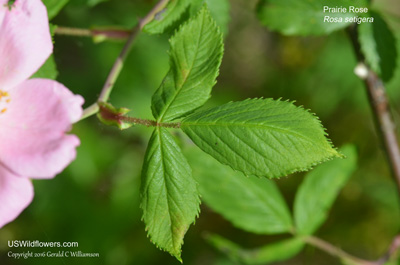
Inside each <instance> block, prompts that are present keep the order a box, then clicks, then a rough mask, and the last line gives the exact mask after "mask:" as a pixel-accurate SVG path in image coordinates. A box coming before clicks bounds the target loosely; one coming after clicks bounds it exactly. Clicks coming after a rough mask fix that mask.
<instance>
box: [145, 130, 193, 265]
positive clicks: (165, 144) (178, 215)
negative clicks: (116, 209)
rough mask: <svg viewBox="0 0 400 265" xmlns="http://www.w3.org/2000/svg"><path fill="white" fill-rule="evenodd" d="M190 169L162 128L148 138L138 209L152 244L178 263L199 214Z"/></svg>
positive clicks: (176, 146)
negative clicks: (184, 239)
mask: <svg viewBox="0 0 400 265" xmlns="http://www.w3.org/2000/svg"><path fill="white" fill-rule="evenodd" d="M199 204H200V199H199V196H198V191H197V187H196V182H195V181H194V179H193V178H192V170H191V168H190V166H189V164H188V163H187V161H186V158H185V157H184V156H183V154H182V152H181V150H180V148H179V146H178V145H177V143H176V142H175V140H174V138H173V137H172V136H171V134H170V133H169V132H168V131H167V130H166V129H165V128H159V127H158V128H157V129H155V130H154V132H153V135H152V136H151V139H150V142H149V145H148V147H147V152H146V155H145V160H144V164H143V170H142V185H141V208H142V209H143V220H144V222H145V224H146V230H147V231H148V234H149V236H150V239H151V241H152V242H153V243H154V244H156V245H157V246H158V247H159V248H161V249H163V250H166V251H168V252H169V253H170V254H171V255H173V256H175V257H176V258H177V259H178V260H181V258H180V255H181V246H182V244H183V237H184V235H185V233H186V231H187V230H188V229H189V226H190V224H191V223H193V222H194V220H195V218H196V215H198V213H199Z"/></svg>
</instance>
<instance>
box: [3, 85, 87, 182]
mask: <svg viewBox="0 0 400 265" xmlns="http://www.w3.org/2000/svg"><path fill="white" fill-rule="evenodd" d="M7 101H9V102H8V103H7ZM82 104H83V98H82V97H81V96H77V95H74V94H72V93H71V92H70V91H69V90H68V89H67V88H66V87H64V86H63V85H62V84H60V83H58V82H56V81H53V80H48V79H31V80H27V81H25V82H23V83H22V84H20V85H18V86H17V87H15V88H14V89H12V90H11V91H9V96H7V97H4V96H3V98H2V99H1V100H0V128H1V130H0V150H1V152H0V163H2V164H3V165H4V166H5V167H7V168H8V169H10V170H11V171H13V172H14V173H16V174H18V175H21V176H27V177H32V178H51V177H54V176H55V175H57V174H58V173H60V172H61V171H62V170H63V169H64V168H65V167H66V166H67V165H68V164H69V163H70V162H71V161H73V160H74V159H75V156H76V151H75V148H76V147H77V146H78V145H79V143H80V142H79V139H78V138H77V137H76V136H74V135H65V132H67V131H69V130H70V128H71V124H72V123H73V122H75V121H77V120H78V119H79V118H80V117H81V115H82V107H81V106H82Z"/></svg>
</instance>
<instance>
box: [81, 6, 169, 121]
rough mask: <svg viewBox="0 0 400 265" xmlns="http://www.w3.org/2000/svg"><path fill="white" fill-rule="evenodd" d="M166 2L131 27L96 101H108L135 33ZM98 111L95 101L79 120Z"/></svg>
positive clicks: (150, 19)
mask: <svg viewBox="0 0 400 265" xmlns="http://www.w3.org/2000/svg"><path fill="white" fill-rule="evenodd" d="M167 3H168V0H160V1H159V2H158V3H157V4H156V5H155V6H154V8H153V9H152V10H151V11H150V12H149V13H148V14H147V15H146V16H145V17H144V18H143V19H141V20H139V23H138V25H137V26H135V27H134V28H133V29H132V31H131V34H130V36H129V38H128V40H127V42H126V43H125V46H124V47H123V48H122V51H121V53H120V54H119V56H118V57H117V59H116V60H115V62H114V65H113V67H112V68H111V71H110V73H109V74H108V77H107V80H106V82H105V83H104V86H103V89H102V90H101V93H100V96H99V99H98V101H102V102H107V101H108V98H109V97H110V94H111V91H112V89H113V87H114V83H115V81H116V80H117V78H118V76H119V74H120V73H121V70H122V68H123V66H124V61H125V59H126V57H127V56H128V54H129V51H130V49H131V48H132V45H133V43H134V41H135V40H136V37H137V35H138V34H139V32H140V31H141V30H142V29H143V27H144V26H145V25H146V24H147V23H149V22H150V21H152V20H153V18H154V16H155V15H156V14H157V13H158V12H160V11H161V10H162V9H163V8H164V7H165V6H166V4H167ZM98 111H99V106H98V104H97V102H96V103H94V104H92V105H91V106H89V107H88V108H86V109H85V110H84V111H83V115H82V118H81V120H82V119H83V118H87V117H89V116H91V115H94V114H96V113H97V112H98Z"/></svg>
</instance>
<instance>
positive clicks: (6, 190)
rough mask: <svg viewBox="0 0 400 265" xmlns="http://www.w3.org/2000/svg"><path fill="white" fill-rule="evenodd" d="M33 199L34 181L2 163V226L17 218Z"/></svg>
mask: <svg viewBox="0 0 400 265" xmlns="http://www.w3.org/2000/svg"><path fill="white" fill-rule="evenodd" d="M32 199H33V185H32V182H31V181H30V180H29V179H27V178H22V177H19V176H16V175H14V174H13V173H11V172H10V171H8V170H7V169H6V168H4V167H3V166H1V165H0V228H1V227H3V226H4V225H5V224H7V223H9V222H11V221H13V220H14V219H15V218H17V216H18V215H19V214H20V213H21V212H22V211H23V210H24V209H25V208H26V207H27V206H28V205H29V204H30V203H31V202H32Z"/></svg>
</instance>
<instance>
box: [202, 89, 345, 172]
mask: <svg viewBox="0 0 400 265" xmlns="http://www.w3.org/2000/svg"><path fill="white" fill-rule="evenodd" d="M257 100H271V101H275V102H276V101H279V102H287V103H290V104H292V105H293V106H294V107H295V108H297V109H301V110H303V111H306V112H307V113H308V114H310V115H311V116H314V117H315V119H314V120H315V121H316V122H317V124H318V125H319V126H320V127H321V129H322V131H323V134H324V136H325V140H326V141H327V143H328V145H329V146H330V147H331V148H332V150H333V152H330V153H332V154H331V155H329V156H326V157H324V158H323V159H320V160H318V161H316V162H314V163H311V164H310V166H308V167H304V168H302V167H298V168H294V169H292V170H288V171H284V173H283V174H282V176H272V177H270V176H267V175H256V174H247V173H244V172H242V171H240V170H237V169H234V168H233V167H232V166H231V165H229V164H227V163H221V162H220V161H218V160H217V161H218V162H219V163H221V164H223V165H226V166H229V167H230V168H231V169H233V170H234V171H235V172H241V173H242V174H243V175H244V176H247V177H248V176H255V177H265V178H268V179H280V178H282V177H286V176H288V175H290V174H294V173H296V172H306V171H309V170H311V169H313V168H314V167H316V166H318V165H320V164H322V163H325V162H328V161H331V160H333V159H335V158H344V155H343V154H341V153H340V152H339V150H338V148H337V147H335V146H334V145H333V143H332V140H331V139H330V138H328V137H327V136H329V134H328V132H327V129H326V128H325V127H324V126H323V125H322V122H321V120H320V118H319V117H318V116H317V114H315V113H314V112H311V110H310V109H305V108H304V107H303V106H296V105H295V104H293V103H292V102H291V101H290V100H289V99H287V100H282V97H280V98H278V99H273V98H264V97H259V98H247V99H245V100H242V101H239V102H247V101H257ZM235 102H238V101H229V102H228V103H225V104H224V105H227V104H231V103H235ZM293 102H295V101H293ZM194 114H195V113H194ZM198 148H199V147H198ZM200 149H201V148H200ZM201 150H202V149H201ZM202 151H203V150H202ZM203 152H204V151H203ZM205 153H206V154H207V155H209V156H211V157H213V156H212V155H210V154H208V153H207V152H205ZM213 159H215V158H214V157H213Z"/></svg>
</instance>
